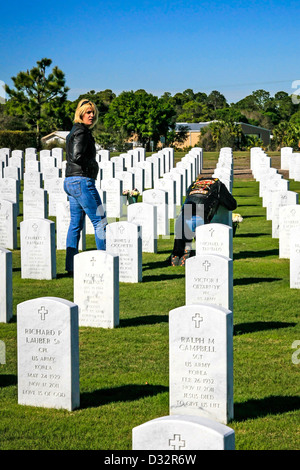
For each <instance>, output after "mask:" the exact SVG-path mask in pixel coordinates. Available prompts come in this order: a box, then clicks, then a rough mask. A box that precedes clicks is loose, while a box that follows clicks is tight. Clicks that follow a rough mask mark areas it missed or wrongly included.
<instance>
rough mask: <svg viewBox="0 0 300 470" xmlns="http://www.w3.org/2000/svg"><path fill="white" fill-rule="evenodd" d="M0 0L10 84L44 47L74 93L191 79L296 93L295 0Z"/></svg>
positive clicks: (241, 89) (221, 87)
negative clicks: (2, 3)
mask: <svg viewBox="0 0 300 470" xmlns="http://www.w3.org/2000/svg"><path fill="white" fill-rule="evenodd" d="M4 3H5V4H4V5H1V9H0V11H1V19H2V21H1V27H0V53H1V56H0V57H1V59H0V81H2V82H5V83H7V84H9V85H12V81H11V77H12V76H15V75H17V74H18V72H19V71H21V70H27V69H30V68H32V67H33V66H35V65H36V61H37V60H40V59H41V58H43V57H47V58H50V59H52V66H54V65H57V66H58V67H59V68H61V69H62V70H63V71H64V73H65V76H66V84H67V86H68V87H69V88H70V91H69V94H68V96H69V99H71V100H75V99H76V98H77V97H78V96H79V95H80V94H82V93H85V92H87V91H89V90H95V91H100V90H105V89H107V88H108V89H111V90H113V91H114V92H115V93H116V94H119V93H121V92H122V91H124V90H138V89H140V88H142V89H145V90H146V91H147V92H149V93H153V94H155V95H157V96H161V95H162V94H163V93H164V92H166V91H167V92H170V93H171V94H172V95H173V94H175V93H177V92H182V91H184V90H186V89H187V88H191V89H192V90H194V92H198V91H201V92H205V93H207V94H209V93H210V92H211V91H212V90H218V91H220V92H221V93H223V94H224V95H225V97H226V99H227V101H228V102H229V103H231V102H236V101H238V100H239V99H242V98H244V97H245V96H247V95H249V94H251V93H252V92H253V91H255V90H258V89H264V90H267V91H269V92H270V93H271V95H274V93H276V92H277V91H282V90H283V91H286V92H287V93H289V94H292V93H293V92H295V90H294V89H293V88H292V87H293V82H294V81H296V80H300V70H299V31H300V22H299V13H300V6H299V2H298V0H297V1H288V0H286V1H281V0H274V1H270V0H269V1H264V0H259V1H258V0H254V1H253V0H248V1H238V0H235V1H227V2H224V1H214V0H211V1H201V0H198V1H194V0H191V1H182V0H173V1H169V0H166V1H156V0H152V1H148V0H140V1H137V0H131V1H121V0H120V1H119V0H112V1H109V0H106V1H94V0H90V1H88V2H83V1H77V0H73V1H69V0H65V1H63V2H61V1H56V0H53V1H51V2H47V1H46V2H41V1H40V0H38V1H36V0H34V1H30V2H26V1H22V2H19V1H13V0H12V1H10V2H4ZM52 66H51V67H52ZM298 88H299V87H298Z"/></svg>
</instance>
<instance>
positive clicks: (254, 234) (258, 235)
mask: <svg viewBox="0 0 300 470" xmlns="http://www.w3.org/2000/svg"><path fill="white" fill-rule="evenodd" d="M267 236H268V237H269V236H270V234H269V233H238V232H237V234H236V235H235V237H234V238H236V237H237V238H255V237H267Z"/></svg>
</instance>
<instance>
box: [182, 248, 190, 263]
mask: <svg viewBox="0 0 300 470" xmlns="http://www.w3.org/2000/svg"><path fill="white" fill-rule="evenodd" d="M190 256H191V250H184V254H183V255H182V256H181V258H180V260H179V266H185V262H186V260H187V259H188V258H189V257H190Z"/></svg>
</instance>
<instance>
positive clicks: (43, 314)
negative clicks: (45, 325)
mask: <svg viewBox="0 0 300 470" xmlns="http://www.w3.org/2000/svg"><path fill="white" fill-rule="evenodd" d="M38 313H39V314H40V315H41V320H43V321H44V320H45V315H47V314H48V310H46V309H45V307H41V308H40V309H39V310H38Z"/></svg>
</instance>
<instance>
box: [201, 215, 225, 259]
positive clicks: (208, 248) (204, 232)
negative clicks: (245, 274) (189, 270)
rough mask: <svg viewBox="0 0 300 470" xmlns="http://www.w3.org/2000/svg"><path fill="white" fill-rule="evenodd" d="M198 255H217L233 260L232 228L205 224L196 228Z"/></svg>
mask: <svg viewBox="0 0 300 470" xmlns="http://www.w3.org/2000/svg"><path fill="white" fill-rule="evenodd" d="M195 233H196V255H206V254H215V255H222V256H227V257H228V258H232V227H230V226H229V225H225V224H214V223H212V224H205V225H200V226H199V227H197V228H196V231H195Z"/></svg>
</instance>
